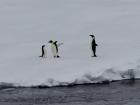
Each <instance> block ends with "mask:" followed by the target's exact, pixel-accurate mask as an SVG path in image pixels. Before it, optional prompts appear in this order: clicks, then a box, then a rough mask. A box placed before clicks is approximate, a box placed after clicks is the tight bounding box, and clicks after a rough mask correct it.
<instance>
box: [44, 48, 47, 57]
mask: <svg viewBox="0 0 140 105" xmlns="http://www.w3.org/2000/svg"><path fill="white" fill-rule="evenodd" d="M44 57H45V58H46V57H47V48H46V47H44Z"/></svg>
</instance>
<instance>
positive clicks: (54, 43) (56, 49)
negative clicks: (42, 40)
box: [49, 40, 60, 58]
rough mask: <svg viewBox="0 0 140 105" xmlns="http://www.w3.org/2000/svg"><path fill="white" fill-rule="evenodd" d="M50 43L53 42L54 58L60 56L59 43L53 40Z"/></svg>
mask: <svg viewBox="0 0 140 105" xmlns="http://www.w3.org/2000/svg"><path fill="white" fill-rule="evenodd" d="M49 43H51V50H52V54H53V57H54V58H59V57H60V56H59V55H58V45H57V41H54V42H53V41H52V40H50V41H49Z"/></svg>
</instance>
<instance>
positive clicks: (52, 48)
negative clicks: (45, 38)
mask: <svg viewBox="0 0 140 105" xmlns="http://www.w3.org/2000/svg"><path fill="white" fill-rule="evenodd" d="M51 50H52V54H53V56H54V57H56V56H57V49H56V46H55V45H54V44H52V45H51Z"/></svg>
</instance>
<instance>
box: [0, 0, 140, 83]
mask: <svg viewBox="0 0 140 105" xmlns="http://www.w3.org/2000/svg"><path fill="white" fill-rule="evenodd" d="M92 33H93V34H95V36H96V42H97V44H98V45H99V46H98V47H97V56H98V57H97V58H92V57H91V56H92V53H91V49H90V41H91V39H90V37H89V34H92ZM49 40H57V41H58V42H59V43H64V44H63V45H61V46H60V47H59V55H60V56H61V58H59V59H54V58H53V57H52V54H51V51H50V45H49V44H48V41H49ZM43 44H45V45H46V49H47V58H43V59H42V58H39V57H38V56H40V55H41V46H42V45H43ZM129 71H132V72H133V73H134V75H135V77H136V78H139V77H140V1H139V0H0V82H1V83H2V82H4V83H13V84H15V85H21V86H32V85H47V86H56V85H60V84H61V85H68V84H69V83H76V84H82V83H96V82H101V81H103V80H110V81H112V80H121V79H124V78H129Z"/></svg>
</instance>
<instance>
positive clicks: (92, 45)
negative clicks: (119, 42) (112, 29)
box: [90, 35, 98, 57]
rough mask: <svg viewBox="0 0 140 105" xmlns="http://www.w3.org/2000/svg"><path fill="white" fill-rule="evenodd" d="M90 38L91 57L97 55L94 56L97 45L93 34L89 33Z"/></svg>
mask: <svg viewBox="0 0 140 105" xmlns="http://www.w3.org/2000/svg"><path fill="white" fill-rule="evenodd" d="M90 36H91V38H92V42H91V48H92V52H93V56H92V57H97V56H96V46H98V45H97V44H96V41H95V36H94V35H90Z"/></svg>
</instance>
